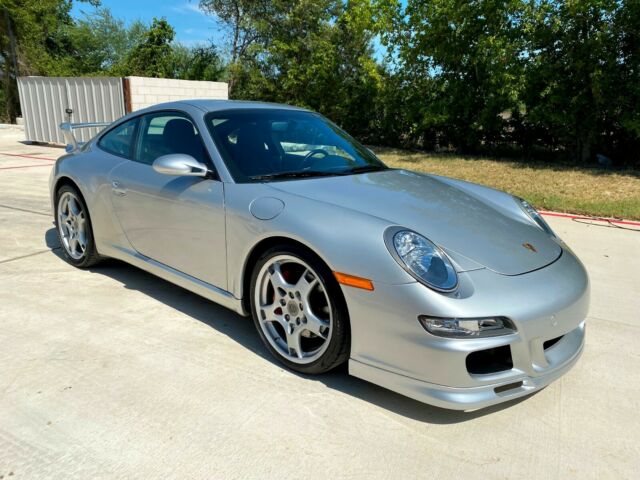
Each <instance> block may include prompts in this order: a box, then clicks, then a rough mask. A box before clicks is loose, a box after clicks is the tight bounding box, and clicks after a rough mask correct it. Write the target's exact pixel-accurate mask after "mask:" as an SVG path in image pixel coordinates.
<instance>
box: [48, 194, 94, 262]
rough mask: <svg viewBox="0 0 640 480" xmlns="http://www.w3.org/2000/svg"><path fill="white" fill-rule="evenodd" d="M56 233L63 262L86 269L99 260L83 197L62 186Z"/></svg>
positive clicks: (56, 213) (57, 196)
mask: <svg viewBox="0 0 640 480" xmlns="http://www.w3.org/2000/svg"><path fill="white" fill-rule="evenodd" d="M56 199H57V201H56V211H55V221H56V231H57V233H58V240H59V241H60V245H61V246H62V253H63V255H64V257H65V259H66V260H67V261H68V262H69V263H70V264H72V265H74V266H76V267H80V268H87V267H91V266H92V265H95V264H96V263H98V261H99V260H100V256H99V255H98V252H97V250H96V246H95V242H94V240H93V230H92V228H91V218H90V217H89V211H88V210H87V206H86V204H85V203H84V200H83V199H82V195H80V193H79V192H78V191H77V190H76V189H75V188H74V187H72V186H70V185H63V186H62V187H60V189H59V190H58V194H57V195H56Z"/></svg>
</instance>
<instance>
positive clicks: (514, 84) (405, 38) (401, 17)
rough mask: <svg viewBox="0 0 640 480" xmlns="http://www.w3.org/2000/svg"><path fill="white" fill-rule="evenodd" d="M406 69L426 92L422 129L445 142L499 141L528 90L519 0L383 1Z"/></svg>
mask: <svg viewBox="0 0 640 480" xmlns="http://www.w3.org/2000/svg"><path fill="white" fill-rule="evenodd" d="M378 8H379V11H380V12H382V14H383V15H386V18H383V20H384V22H383V23H384V25H385V26H386V27H387V30H386V32H384V33H383V35H382V41H383V43H384V44H385V45H387V46H388V47H391V48H392V49H393V61H394V63H395V64H396V67H397V69H398V70H399V72H400V75H401V76H403V77H404V78H405V79H407V81H409V82H411V83H412V84H413V85H415V87H416V88H418V87H420V88H423V89H425V90H423V91H422V92H421V95H422V101H420V102H417V103H416V104H414V105H413V108H414V109H419V110H420V113H419V114H417V115H415V117H416V119H417V121H418V125H416V129H417V130H419V131H421V132H423V138H434V137H435V138H436V139H437V140H436V143H437V144H439V145H440V146H442V147H447V146H448V145H453V146H455V147H457V148H459V149H461V150H463V151H475V150H477V149H478V148H480V147H481V146H483V145H487V144H492V143H494V142H496V141H500V140H501V136H502V135H503V133H504V131H505V123H506V118H508V117H509V114H510V112H514V111H517V110H518V109H519V102H518V100H519V92H520V90H521V88H522V69H523V58H522V53H523V49H524V45H523V42H522V15H523V8H524V5H523V2H522V1H521V0H500V1H477V0H476V1H458V0H433V1H429V2H426V1H422V0H407V2H406V5H405V6H403V4H402V2H400V1H399V0H391V1H382V2H378Z"/></svg>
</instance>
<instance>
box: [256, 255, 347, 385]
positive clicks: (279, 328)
mask: <svg viewBox="0 0 640 480" xmlns="http://www.w3.org/2000/svg"><path fill="white" fill-rule="evenodd" d="M250 295H251V310H252V315H253V320H254V323H255V325H256V328H257V330H258V333H259V334H260V337H261V338H262V340H263V342H264V343H265V345H266V346H267V348H268V349H269V351H270V352H271V353H272V354H273V355H274V356H275V357H276V358H277V359H278V360H280V361H281V362H282V363H284V364H285V365H286V366H287V367H289V368H291V369H293V370H296V371H298V372H302V373H312V374H313V373H323V372H326V371H328V370H331V369H332V368H335V367H337V366H338V365H340V364H341V363H343V362H344V361H345V360H346V359H347V358H348V355H349V344H350V338H349V318H348V314H347V309H346V303H345V301H344V297H343V295H342V291H341V290H340V287H339V285H338V283H337V282H336V280H335V279H334V277H333V275H332V273H331V270H329V268H328V267H327V266H326V265H325V264H324V263H323V262H322V261H320V260H319V259H318V258H316V257H315V256H313V255H311V254H309V253H308V252H306V251H305V250H304V249H302V248H299V247H296V246H293V245H291V246H281V247H274V248H271V249H269V250H268V251H266V252H265V253H264V254H263V255H262V256H261V257H260V259H259V260H258V262H257V264H256V266H255V268H254V271H253V275H252V278H251V291H250Z"/></svg>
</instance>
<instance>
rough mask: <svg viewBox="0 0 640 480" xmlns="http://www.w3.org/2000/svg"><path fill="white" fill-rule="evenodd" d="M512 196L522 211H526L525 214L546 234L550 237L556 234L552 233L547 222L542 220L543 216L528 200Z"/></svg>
mask: <svg viewBox="0 0 640 480" xmlns="http://www.w3.org/2000/svg"><path fill="white" fill-rule="evenodd" d="M514 198H515V199H516V202H518V205H520V208H521V209H522V210H523V211H524V213H526V214H527V216H528V217H529V218H530V219H531V220H533V221H534V222H535V223H536V224H537V225H538V226H539V227H540V228H541V229H542V230H544V231H545V232H547V234H548V235H550V236H552V237H555V236H556V234H555V233H553V230H551V227H550V226H549V225H548V224H547V222H545V221H544V218H542V216H541V215H540V214H539V213H538V211H537V210H536V209H535V208H533V207H532V206H531V204H530V203H529V202H527V201H526V200H524V199H522V198H519V197H514Z"/></svg>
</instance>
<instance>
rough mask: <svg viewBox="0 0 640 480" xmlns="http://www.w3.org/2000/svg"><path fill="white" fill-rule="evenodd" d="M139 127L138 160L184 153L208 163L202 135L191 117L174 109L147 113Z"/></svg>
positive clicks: (150, 159) (146, 161)
mask: <svg viewBox="0 0 640 480" xmlns="http://www.w3.org/2000/svg"><path fill="white" fill-rule="evenodd" d="M140 128H141V131H140V141H139V148H138V155H137V160H138V161H140V162H142V163H146V164H149V165H151V164H152V163H153V162H154V160H155V159H156V158H158V157H161V156H162V155H169V154H171V153H185V154H187V155H191V156H192V157H193V158H195V159H196V160H197V161H199V162H201V163H204V164H207V163H208V161H207V160H206V158H207V155H206V152H205V149H204V145H203V143H202V140H201V139H200V135H198V131H197V130H196V128H195V126H194V125H193V123H191V120H189V119H188V118H186V117H184V116H181V115H178V114H175V113H162V114H156V115H147V116H145V117H143V119H142V125H141V127H140Z"/></svg>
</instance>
